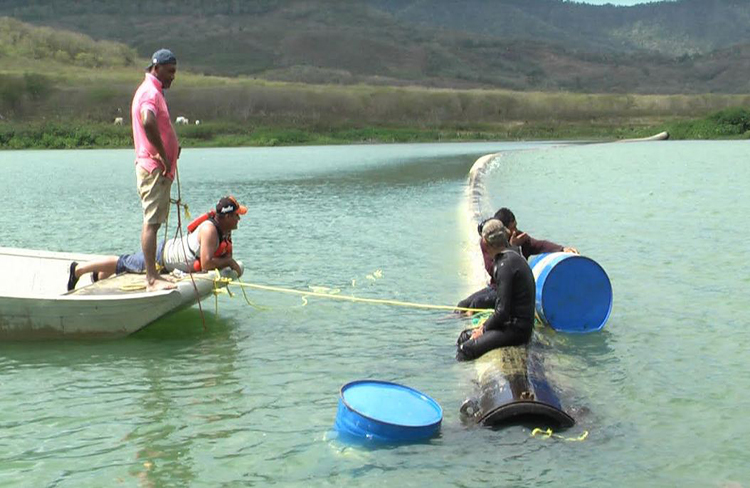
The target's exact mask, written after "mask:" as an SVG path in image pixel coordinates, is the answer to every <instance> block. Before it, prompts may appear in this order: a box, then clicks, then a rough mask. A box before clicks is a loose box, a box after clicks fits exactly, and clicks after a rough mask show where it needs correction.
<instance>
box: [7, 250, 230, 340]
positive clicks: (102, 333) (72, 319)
mask: <svg viewBox="0 0 750 488" xmlns="http://www.w3.org/2000/svg"><path fill="white" fill-rule="evenodd" d="M98 257H99V256H92V255H82V254H69V253H53V252H48V251H30V250H23V249H9V248H0V266H4V267H5V269H11V270H13V271H15V272H12V273H11V274H10V276H13V275H16V273H18V274H17V276H19V279H18V280H14V281H15V283H13V284H11V285H8V283H5V284H4V285H3V289H0V340H34V339H59V338H117V337H124V336H127V335H130V334H132V333H134V332H136V331H138V330H140V329H142V328H143V327H145V326H147V325H148V324H150V323H152V322H154V321H155V320H158V319H159V318H161V317H164V316H165V315H167V314H170V313H173V312H175V311H177V310H180V309H182V308H185V307H189V306H191V305H193V304H195V303H196V302H197V301H199V300H201V299H203V298H205V297H207V296H209V295H212V294H213V291H214V289H215V288H217V287H221V286H223V284H222V283H218V282H215V279H214V276H215V273H196V274H194V275H193V279H191V276H190V275H184V276H182V277H171V279H172V280H174V281H175V284H176V289H174V290H165V291H156V292H146V291H145V275H137V274H122V275H118V276H113V277H110V278H107V279H105V280H100V281H98V282H97V283H91V282H90V280H81V283H79V285H78V286H79V288H76V289H75V290H73V291H72V292H67V290H66V286H65V284H66V282H67V272H68V269H69V266H70V262H71V261H73V260H76V261H78V262H85V261H88V260H91V259H95V258H98Z"/></svg>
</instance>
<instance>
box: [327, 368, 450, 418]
mask: <svg viewBox="0 0 750 488" xmlns="http://www.w3.org/2000/svg"><path fill="white" fill-rule="evenodd" d="M362 383H378V384H381V385H388V386H397V387H399V388H403V389H405V390H409V391H411V392H413V393H417V394H418V395H421V396H423V397H425V398H427V399H428V400H429V403H431V404H433V405H434V406H435V407H437V410H438V413H440V418H439V419H438V420H437V422H433V423H431V424H425V425H404V424H394V423H392V422H386V421H384V420H380V419H376V418H372V417H370V416H368V415H365V414H363V413H362V412H360V411H359V410H357V409H355V408H354V407H352V406H351V405H349V403H348V402H347V401H346V398H344V390H346V389H347V388H349V387H351V386H355V385H357V384H362ZM339 400H341V403H343V404H344V406H345V407H346V408H347V409H348V410H349V411H350V412H353V413H355V414H357V415H359V416H360V417H362V418H365V419H367V420H371V421H373V422H377V423H378V424H381V425H389V426H392V427H397V428H399V429H409V430H422V429H427V428H430V427H435V426H437V425H440V424H441V423H442V422H443V407H441V406H440V404H439V403H438V402H437V401H436V400H435V399H434V398H432V397H431V396H429V395H427V394H425V393H423V392H421V391H419V390H417V389H416V388H412V387H411V386H406V385H402V384H400V383H394V382H392V381H383V380H356V381H350V382H349V383H346V384H345V385H344V386H342V387H341V389H340V390H339Z"/></svg>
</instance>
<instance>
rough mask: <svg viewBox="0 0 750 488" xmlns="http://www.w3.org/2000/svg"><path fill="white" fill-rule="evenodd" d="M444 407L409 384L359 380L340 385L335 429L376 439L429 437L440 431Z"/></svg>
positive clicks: (393, 439)
mask: <svg viewBox="0 0 750 488" xmlns="http://www.w3.org/2000/svg"><path fill="white" fill-rule="evenodd" d="M442 421H443V409H442V408H440V405H439V404H438V403H437V402H436V401H435V400H433V399H432V398H430V397H428V396H427V395H425V394H424V393H421V392H419V391H417V390H415V389H413V388H409V387H408V386H403V385H399V384H396V383H389V382H386V381H376V380H362V381H353V382H351V383H347V384H346V385H344V386H343V387H341V394H340V396H339V406H338V412H337V414H336V422H335V424H334V429H335V430H336V431H338V432H339V434H343V435H344V437H348V438H354V440H363V441H375V442H384V443H392V442H410V441H421V440H425V439H429V438H430V437H432V436H434V435H435V434H437V433H438V432H439V431H440V423H441V422H442Z"/></svg>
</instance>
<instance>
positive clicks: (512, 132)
mask: <svg viewBox="0 0 750 488" xmlns="http://www.w3.org/2000/svg"><path fill="white" fill-rule="evenodd" d="M176 130H177V133H178V137H179V138H180V142H181V144H182V146H183V147H272V146H301V145H334V144H358V143H404V142H470V141H509V140H618V139H629V138H639V137H646V136H650V135H653V134H656V133H658V132H661V131H665V130H666V131H668V132H669V133H670V136H671V138H672V139H744V138H750V132H749V131H750V111H747V110H744V109H741V108H734V109H727V110H723V111H721V112H717V113H716V114H713V115H711V116H709V117H706V118H704V119H698V120H687V121H671V122H664V123H661V124H646V125H635V124H625V123H620V122H617V123H614V122H610V123H600V124H591V123H589V124H582V123H577V124H576V123H564V122H550V123H542V122H537V123H516V124H495V125H491V124H478V125H473V126H466V125H456V126H448V127H408V126H406V127H379V126H363V127H314V126H312V127H304V126H301V127H285V126H263V125H253V126H248V125H246V124H239V123H233V122H226V123H222V122H212V123H205V124H202V125H197V126H196V125H191V126H177V127H176ZM130 147H132V139H131V133H130V127H129V126H128V125H127V124H126V125H125V126H115V125H112V124H110V123H92V122H71V123H68V124H63V123H59V122H25V123H8V122H3V123H0V149H102V148H130Z"/></svg>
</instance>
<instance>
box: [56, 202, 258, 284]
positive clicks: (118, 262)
mask: <svg viewBox="0 0 750 488" xmlns="http://www.w3.org/2000/svg"><path fill="white" fill-rule="evenodd" d="M246 213H247V207H245V206H244V205H240V204H239V203H238V202H237V199H236V198H234V197H232V196H226V197H223V198H222V199H221V200H219V202H218V203H217V204H216V209H215V210H212V211H211V212H207V213H205V214H203V215H201V216H200V217H198V218H197V219H195V220H194V221H193V222H191V223H190V224H189V225H188V234H187V235H186V236H184V237H175V238H174V239H169V240H167V241H161V242H160V243H159V245H158V246H157V247H156V262H155V265H156V264H158V265H159V266H160V267H162V268H163V269H164V270H166V271H173V270H175V269H177V270H180V271H183V272H185V273H190V272H193V271H209V270H212V269H222V268H227V267H229V268H231V269H232V270H234V271H235V272H236V273H237V276H241V275H242V272H243V267H242V264H240V263H239V262H237V261H235V259H234V257H233V255H232V231H233V230H235V229H236V228H237V225H238V224H239V222H240V216H241V215H245V214H246ZM146 265H147V260H146V257H145V255H144V253H143V252H142V251H141V252H137V253H134V254H123V255H121V256H109V257H106V258H103V259H101V260H98V261H91V262H88V263H83V264H80V265H79V264H78V263H76V262H73V263H71V265H70V275H69V277H68V290H69V291H70V290H72V289H74V288H75V286H76V283H78V279H79V278H80V277H81V276H83V275H84V274H86V273H93V276H92V281H99V280H101V279H104V278H107V277H108V276H111V275H113V274H120V273H143V272H144V271H146Z"/></svg>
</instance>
